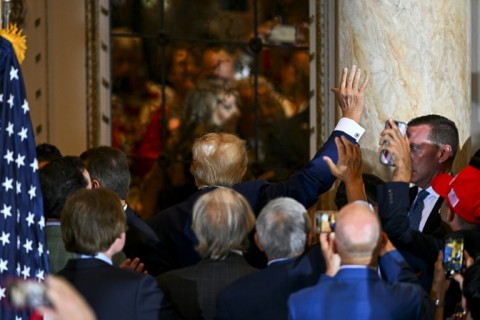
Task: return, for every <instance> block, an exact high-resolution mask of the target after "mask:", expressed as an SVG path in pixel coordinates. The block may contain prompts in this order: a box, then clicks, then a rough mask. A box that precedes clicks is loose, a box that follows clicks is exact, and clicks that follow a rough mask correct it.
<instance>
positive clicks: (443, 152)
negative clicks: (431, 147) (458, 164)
mask: <svg viewBox="0 0 480 320" xmlns="http://www.w3.org/2000/svg"><path fill="white" fill-rule="evenodd" d="M438 152H439V157H438V162H440V163H441V162H445V161H448V160H449V159H450V158H452V155H453V149H452V146H451V145H449V144H444V145H442V146H440V148H439V151H438Z"/></svg>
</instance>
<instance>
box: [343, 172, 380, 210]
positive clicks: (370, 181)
mask: <svg viewBox="0 0 480 320" xmlns="http://www.w3.org/2000/svg"><path fill="white" fill-rule="evenodd" d="M362 179H363V184H364V185H365V193H366V195H367V201H368V202H369V203H371V204H372V205H373V206H377V205H378V197H377V186H378V185H380V184H382V183H384V181H383V180H382V179H380V178H379V177H378V176H376V175H374V174H372V173H363V174H362ZM347 204H348V199H347V191H346V189H345V183H343V181H342V182H340V184H339V185H338V188H337V191H336V193H335V205H336V206H337V209H338V210H340V209H341V208H343V207H344V206H345V205H347Z"/></svg>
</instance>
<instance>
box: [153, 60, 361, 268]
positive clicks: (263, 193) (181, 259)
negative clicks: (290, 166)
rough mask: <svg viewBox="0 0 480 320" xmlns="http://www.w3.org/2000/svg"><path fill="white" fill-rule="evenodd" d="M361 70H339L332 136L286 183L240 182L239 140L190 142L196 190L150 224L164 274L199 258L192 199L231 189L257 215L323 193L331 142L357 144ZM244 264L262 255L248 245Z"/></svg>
mask: <svg viewBox="0 0 480 320" xmlns="http://www.w3.org/2000/svg"><path fill="white" fill-rule="evenodd" d="M360 76H361V71H360V69H357V68H356V67H355V66H353V67H352V69H351V70H350V72H349V70H348V68H345V69H344V70H343V75H342V82H341V86H340V88H336V89H334V91H335V93H336V95H337V100H338V102H339V104H340V107H341V110H342V113H343V118H341V119H340V121H339V123H338V124H337V127H336V129H335V131H334V132H333V133H332V134H331V136H330V137H329V139H328V140H327V141H326V142H325V144H324V145H323V146H322V148H320V150H319V151H318V152H317V154H316V155H315V157H314V158H313V159H312V160H311V161H310V162H309V163H308V164H307V165H306V166H305V167H304V168H303V169H302V170H300V171H298V172H296V173H295V174H293V175H291V176H290V177H289V178H288V179H287V180H286V181H283V182H279V183H268V182H266V181H264V180H253V181H247V182H242V180H243V177H244V174H245V172H246V169H247V152H246V147H245V143H244V142H243V141H241V140H240V139H239V138H237V137H235V136H233V135H230V134H225V133H211V134H207V135H205V136H203V137H200V138H199V139H197V140H196V142H195V143H194V146H193V150H192V154H193V162H192V166H191V170H190V171H191V173H192V174H193V176H194V178H195V182H196V185H197V186H198V188H199V191H198V192H197V193H196V194H194V195H193V196H191V197H190V198H189V199H187V200H186V201H184V202H182V203H180V204H178V205H175V206H173V207H170V208H168V209H166V210H164V211H162V212H160V213H158V214H157V215H155V216H154V217H153V218H152V219H151V221H150V225H151V226H152V228H153V229H154V230H155V232H156V234H157V235H158V237H159V238H160V243H159V244H160V246H161V247H160V250H161V252H162V254H164V259H163V261H162V268H163V270H164V271H167V270H170V269H174V268H180V267H184V266H188V265H191V264H194V263H196V262H198V261H199V259H200V257H199V255H198V254H197V253H196V252H195V250H194V245H195V244H196V239H195V235H194V234H193V233H192V231H191V228H190V225H191V211H192V207H193V204H194V202H195V200H196V199H198V197H199V196H200V195H202V194H204V193H206V192H210V191H211V190H213V189H215V188H216V187H218V186H226V187H232V188H233V189H234V190H236V191H238V192H240V193H241V194H242V195H244V196H245V198H246V199H247V200H248V202H249V203H250V206H251V207H252V209H253V211H254V212H255V213H257V214H258V213H259V212H260V210H261V209H262V208H263V206H264V205H266V204H267V203H268V202H269V201H270V200H271V199H274V198H277V197H291V198H293V199H295V200H297V201H298V202H300V203H301V204H302V205H304V206H305V207H310V206H311V205H313V204H314V203H315V202H316V201H317V199H318V196H319V195H320V194H321V193H323V192H325V191H327V190H329V189H330V187H331V186H332V184H333V182H334V181H335V177H334V176H333V175H332V174H331V173H330V171H329V169H328V167H327V165H326V164H325V162H324V160H323V157H324V156H329V157H330V158H332V159H333V161H337V148H336V145H335V138H336V137H340V136H346V137H348V139H350V140H351V141H354V142H356V141H358V139H359V138H360V137H361V135H362V134H363V132H364V129H363V128H362V127H360V126H359V125H358V123H359V122H360V117H361V115H362V112H363V108H364V92H365V87H366V85H367V83H368V78H365V79H364V81H363V82H362V83H361V84H360ZM246 258H247V260H248V261H249V262H250V263H251V264H252V265H254V266H257V267H263V266H265V263H266V258H265V256H264V255H261V254H259V252H258V249H256V248H255V247H254V246H251V248H250V252H248V253H247V256H246Z"/></svg>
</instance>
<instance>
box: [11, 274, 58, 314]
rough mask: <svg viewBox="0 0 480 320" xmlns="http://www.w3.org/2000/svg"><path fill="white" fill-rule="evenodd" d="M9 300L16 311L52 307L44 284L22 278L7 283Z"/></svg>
mask: <svg viewBox="0 0 480 320" xmlns="http://www.w3.org/2000/svg"><path fill="white" fill-rule="evenodd" d="M7 299H8V302H9V304H10V305H11V306H12V307H13V308H15V309H34V308H37V307H40V306H48V305H50V303H49V301H48V298H47V296H46V288H45V285H44V284H43V283H40V282H37V281H34V280H24V279H22V278H13V279H10V280H8V281H7Z"/></svg>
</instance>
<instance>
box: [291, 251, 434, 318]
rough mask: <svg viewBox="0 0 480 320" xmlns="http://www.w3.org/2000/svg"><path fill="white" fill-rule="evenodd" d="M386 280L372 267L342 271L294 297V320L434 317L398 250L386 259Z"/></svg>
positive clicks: (423, 293) (384, 264) (384, 262)
mask: <svg viewBox="0 0 480 320" xmlns="http://www.w3.org/2000/svg"><path fill="white" fill-rule="evenodd" d="M381 260H384V261H383V262H382V261H380V264H383V267H381V268H382V271H384V272H385V273H384V276H385V278H386V279H385V280H382V279H380V277H379V276H378V273H377V271H376V270H373V269H370V268H352V269H348V268H347V269H341V270H340V271H339V272H338V273H337V274H336V275H335V276H334V277H328V276H325V275H323V276H322V277H321V278H320V282H319V283H318V284H317V285H316V286H314V287H310V288H307V289H304V290H301V291H299V292H297V293H294V294H293V295H291V296H290V298H289V300H288V309H289V315H290V319H320V318H321V319H402V320H403V319H423V318H425V317H427V316H431V315H433V308H432V305H431V303H430V301H429V298H428V295H427V294H426V292H425V291H424V290H423V289H422V287H421V286H420V285H419V284H418V283H415V281H416V278H415V275H414V274H413V272H412V271H411V269H410V268H409V266H408V264H407V263H406V262H405V261H404V260H403V258H402V257H401V255H400V254H399V253H398V252H397V251H392V252H390V253H388V254H386V255H385V256H384V257H382V259H381Z"/></svg>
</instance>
